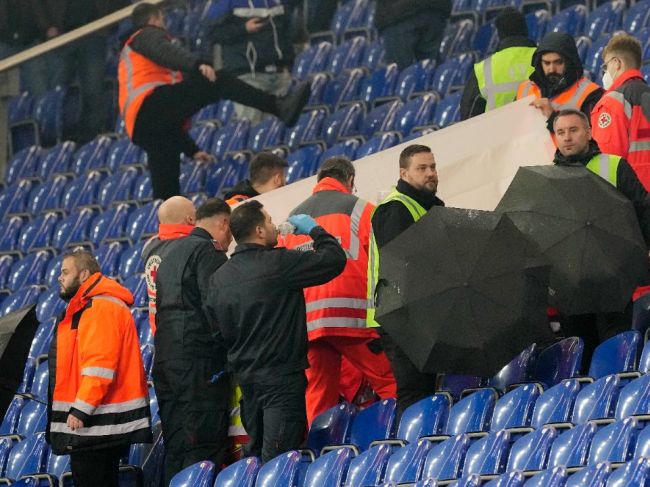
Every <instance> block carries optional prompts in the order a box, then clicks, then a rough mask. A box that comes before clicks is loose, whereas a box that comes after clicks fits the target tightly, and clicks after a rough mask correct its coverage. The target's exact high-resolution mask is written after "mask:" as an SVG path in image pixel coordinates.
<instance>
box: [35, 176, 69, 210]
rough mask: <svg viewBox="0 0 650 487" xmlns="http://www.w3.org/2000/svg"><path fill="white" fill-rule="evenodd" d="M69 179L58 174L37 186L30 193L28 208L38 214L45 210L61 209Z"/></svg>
mask: <svg viewBox="0 0 650 487" xmlns="http://www.w3.org/2000/svg"><path fill="white" fill-rule="evenodd" d="M68 182H69V179H68V178H67V177H65V176H56V177H54V178H53V179H51V180H48V181H44V182H42V183H41V184H39V185H38V186H36V187H35V188H34V189H33V190H32V192H31V193H30V195H29V201H30V202H29V205H28V207H27V210H28V211H29V212H30V213H31V214H32V215H33V216H36V215H38V214H40V213H42V212H43V211H48V210H61V209H62V208H61V201H62V199H63V194H64V191H65V187H66V186H67V185H68Z"/></svg>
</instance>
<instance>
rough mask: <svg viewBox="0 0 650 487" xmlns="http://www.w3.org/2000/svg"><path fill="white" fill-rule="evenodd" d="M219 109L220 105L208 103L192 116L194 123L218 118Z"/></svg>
mask: <svg viewBox="0 0 650 487" xmlns="http://www.w3.org/2000/svg"><path fill="white" fill-rule="evenodd" d="M218 110H219V105H218V104H217V103H213V104H212V105H206V106H204V107H203V108H201V109H200V110H199V111H198V112H196V114H194V116H193V117H192V125H194V124H197V123H199V122H213V121H215V120H217V112H218Z"/></svg>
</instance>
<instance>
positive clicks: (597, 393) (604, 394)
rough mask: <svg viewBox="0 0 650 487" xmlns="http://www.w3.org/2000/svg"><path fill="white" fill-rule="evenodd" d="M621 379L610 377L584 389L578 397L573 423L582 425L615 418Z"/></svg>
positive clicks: (572, 417) (574, 408)
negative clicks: (595, 420) (592, 421)
mask: <svg viewBox="0 0 650 487" xmlns="http://www.w3.org/2000/svg"><path fill="white" fill-rule="evenodd" d="M619 382H620V381H619V379H618V377H617V376H615V375H608V376H606V377H603V378H602V379H598V380H597V381H596V382H593V383H591V384H589V385H587V386H586V387H585V388H584V389H582V390H581V391H580V392H579V393H578V396H577V397H576V402H575V404H574V406H573V414H572V415H571V421H572V422H573V424H582V423H585V422H587V421H589V420H591V419H602V418H612V417H614V411H615V410H616V401H617V400H618V395H619Z"/></svg>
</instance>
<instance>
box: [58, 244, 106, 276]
mask: <svg viewBox="0 0 650 487" xmlns="http://www.w3.org/2000/svg"><path fill="white" fill-rule="evenodd" d="M63 259H64V260H65V259H74V263H75V265H76V266H77V270H79V271H84V270H88V271H90V273H91V274H94V273H96V272H101V268H100V267H99V263H97V259H95V256H94V255H93V254H92V252H90V251H89V250H86V249H81V248H77V249H74V250H71V251H69V252H66V253H65V254H63Z"/></svg>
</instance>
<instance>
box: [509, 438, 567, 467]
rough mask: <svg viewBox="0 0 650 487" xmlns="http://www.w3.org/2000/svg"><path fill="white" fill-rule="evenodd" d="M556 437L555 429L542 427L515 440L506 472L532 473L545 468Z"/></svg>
mask: <svg viewBox="0 0 650 487" xmlns="http://www.w3.org/2000/svg"><path fill="white" fill-rule="evenodd" d="M557 435H558V432H557V430H556V429H554V428H552V427H542V428H539V429H537V430H536V431H533V432H531V433H528V434H527V435H525V436H522V437H521V438H519V439H517V440H516V441H515V442H514V443H513V445H512V447H511V448H510V454H509V457H508V468H507V470H508V471H517V470H519V471H534V470H543V469H544V468H546V465H547V463H548V457H549V453H550V451H551V446H552V445H553V442H554V441H555V438H557Z"/></svg>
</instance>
